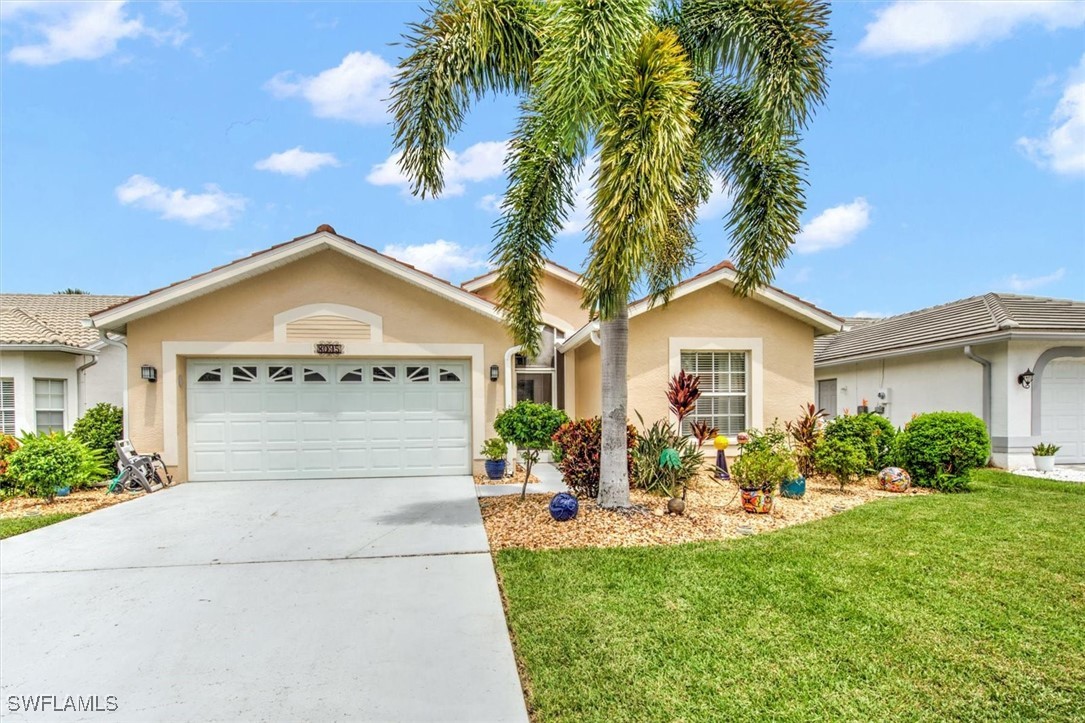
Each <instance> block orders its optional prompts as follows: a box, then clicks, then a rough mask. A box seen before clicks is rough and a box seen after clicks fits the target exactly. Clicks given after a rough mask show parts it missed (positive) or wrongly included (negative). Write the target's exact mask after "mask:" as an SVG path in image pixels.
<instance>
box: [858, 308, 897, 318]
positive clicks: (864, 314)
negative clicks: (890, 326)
mask: <svg viewBox="0 0 1085 723" xmlns="http://www.w3.org/2000/svg"><path fill="white" fill-rule="evenodd" d="M852 316H853V317H855V318H857V319H884V318H886V317H887V316H889V314H886V313H885V312H884V311H862V310H860V311H857V312H855V313H854V314H852Z"/></svg>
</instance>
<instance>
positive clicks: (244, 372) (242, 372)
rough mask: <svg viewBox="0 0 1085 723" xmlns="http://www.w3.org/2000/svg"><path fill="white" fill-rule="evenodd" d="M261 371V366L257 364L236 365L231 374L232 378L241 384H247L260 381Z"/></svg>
mask: <svg viewBox="0 0 1085 723" xmlns="http://www.w3.org/2000/svg"><path fill="white" fill-rule="evenodd" d="M259 373H260V372H259V367H255V366H251V367H250V366H239V367H234V368H233V370H232V372H231V374H230V380H231V381H234V382H237V383H241V384H247V383H250V382H255V381H258V380H259V379H260V376H259Z"/></svg>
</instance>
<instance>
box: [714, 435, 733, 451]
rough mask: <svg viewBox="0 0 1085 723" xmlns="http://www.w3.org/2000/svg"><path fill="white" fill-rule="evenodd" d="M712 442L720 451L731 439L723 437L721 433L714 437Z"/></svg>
mask: <svg viewBox="0 0 1085 723" xmlns="http://www.w3.org/2000/svg"><path fill="white" fill-rule="evenodd" d="M713 444H714V445H716V449H718V450H720V451H721V452H722V451H723V450H725V449H727V447H728V445H730V444H731V440H729V439H727V437H724V436H723V435H722V434H721V435H720V436H718V437H716V440H715V441H714V442H713Z"/></svg>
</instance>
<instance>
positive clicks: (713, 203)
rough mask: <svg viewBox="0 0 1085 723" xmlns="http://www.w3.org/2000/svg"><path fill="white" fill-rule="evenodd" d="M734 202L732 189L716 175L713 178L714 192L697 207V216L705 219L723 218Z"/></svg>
mask: <svg viewBox="0 0 1085 723" xmlns="http://www.w3.org/2000/svg"><path fill="white" fill-rule="evenodd" d="M733 203H734V199H733V198H732V197H731V189H729V188H728V187H727V183H726V181H724V180H723V179H722V178H720V177H719V176H714V177H713V178H712V192H711V193H710V194H709V195H708V200H707V201H705V202H704V203H702V204H701V207H700V208H699V209H697V217H698V218H699V219H701V220H704V221H713V220H716V219H720V218H723V217H724V215H725V214H726V213H727V212H728V211H730V210H731V205H732V204H733Z"/></svg>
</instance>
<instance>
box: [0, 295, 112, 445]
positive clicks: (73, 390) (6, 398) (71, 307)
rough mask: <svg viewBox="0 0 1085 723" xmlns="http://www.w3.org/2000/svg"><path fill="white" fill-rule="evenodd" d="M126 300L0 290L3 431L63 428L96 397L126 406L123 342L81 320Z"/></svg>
mask: <svg viewBox="0 0 1085 723" xmlns="http://www.w3.org/2000/svg"><path fill="white" fill-rule="evenodd" d="M126 298H127V297H125V296H95V295H90V294H0V432H3V433H4V434H20V433H22V432H35V431H38V432H52V431H59V430H65V431H66V430H70V429H71V428H72V425H73V424H74V423H75V420H76V419H78V418H79V417H80V415H82V413H83V412H85V411H86V410H87V408H88V407H91V406H94V405H95V404H97V403H98V402H109V403H110V404H116V405H117V406H123V403H124V387H125V383H124V374H125V371H124V370H125V350H124V347H123V346H121V345H116V346H114V345H110V344H107V343H105V342H103V341H102V340H101V337H100V336H99V334H98V331H97V330H95V329H91V328H87V327H85V326H84V325H83V322H84V320H86V319H87V317H88V316H89V315H90V314H91V313H93V312H95V311H101V310H102V309H104V308H106V307H108V306H112V305H114V304H118V303H120V302H122V301H124V300H125V299H126Z"/></svg>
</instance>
